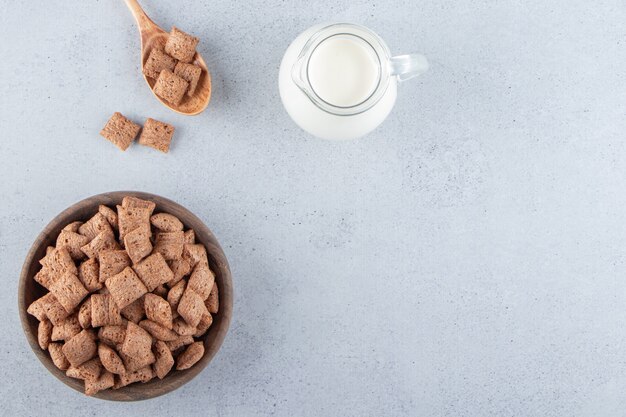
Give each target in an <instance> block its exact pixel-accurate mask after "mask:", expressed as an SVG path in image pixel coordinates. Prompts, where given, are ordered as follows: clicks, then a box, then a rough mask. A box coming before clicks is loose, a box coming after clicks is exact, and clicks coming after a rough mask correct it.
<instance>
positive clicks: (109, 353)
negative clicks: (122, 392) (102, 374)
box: [98, 343, 126, 375]
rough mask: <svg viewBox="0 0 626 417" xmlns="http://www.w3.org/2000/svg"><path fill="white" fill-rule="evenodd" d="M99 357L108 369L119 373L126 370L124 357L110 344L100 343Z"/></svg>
mask: <svg viewBox="0 0 626 417" xmlns="http://www.w3.org/2000/svg"><path fill="white" fill-rule="evenodd" d="M98 357H99V358H100V362H102V366H104V369H106V370H107V371H109V372H111V373H114V374H118V375H121V374H123V373H125V372H126V368H124V362H122V358H120V357H119V355H118V354H117V352H115V350H113V349H112V348H111V347H110V346H108V345H105V344H104V343H100V344H99V345H98Z"/></svg>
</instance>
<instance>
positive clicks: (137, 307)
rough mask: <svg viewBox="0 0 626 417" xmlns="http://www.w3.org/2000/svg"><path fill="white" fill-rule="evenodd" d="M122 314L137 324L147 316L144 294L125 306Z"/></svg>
mask: <svg viewBox="0 0 626 417" xmlns="http://www.w3.org/2000/svg"><path fill="white" fill-rule="evenodd" d="M122 316H124V317H125V318H126V319H127V320H129V321H132V322H133V323H135V324H137V323H139V322H140V321H141V319H143V318H144V316H145V311H144V308H143V296H141V297H139V298H138V299H136V300H135V301H133V302H132V303H130V304H129V305H127V306H126V307H124V308H123V309H122Z"/></svg>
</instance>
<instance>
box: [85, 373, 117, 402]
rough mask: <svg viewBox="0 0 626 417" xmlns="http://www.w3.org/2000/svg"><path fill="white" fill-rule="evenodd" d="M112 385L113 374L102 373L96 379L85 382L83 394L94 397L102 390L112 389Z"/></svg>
mask: <svg viewBox="0 0 626 417" xmlns="http://www.w3.org/2000/svg"><path fill="white" fill-rule="evenodd" d="M114 384H115V379H114V378H113V374H112V373H111V372H109V371H104V372H102V374H101V375H100V377H98V379H95V380H87V379H86V380H85V394H87V395H89V396H91V395H95V394H97V393H98V392H100V391H102V390H105V389H109V388H111V387H113V385H114Z"/></svg>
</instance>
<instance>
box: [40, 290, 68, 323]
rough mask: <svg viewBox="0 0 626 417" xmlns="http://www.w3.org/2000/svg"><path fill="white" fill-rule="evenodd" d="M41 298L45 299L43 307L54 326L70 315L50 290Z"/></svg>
mask: <svg viewBox="0 0 626 417" xmlns="http://www.w3.org/2000/svg"><path fill="white" fill-rule="evenodd" d="M41 299H45V300H44V304H43V307H44V312H45V314H46V317H47V318H48V320H50V321H51V322H52V324H54V325H55V326H56V325H59V324H61V323H62V322H63V320H65V318H66V317H67V316H69V315H70V313H68V312H67V311H66V310H65V308H63V306H62V305H61V303H59V300H57V298H56V297H55V296H54V294H52V293H51V292H49V293H48V294H46V295H44V296H43V297H41Z"/></svg>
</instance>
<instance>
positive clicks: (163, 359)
mask: <svg viewBox="0 0 626 417" xmlns="http://www.w3.org/2000/svg"><path fill="white" fill-rule="evenodd" d="M154 347H155V349H154V351H155V356H156V362H155V363H154V373H155V374H156V376H157V377H158V378H159V379H163V378H164V377H165V375H167V374H168V373H169V371H170V370H171V369H172V366H174V358H173V357H172V352H171V351H170V350H169V348H168V347H167V345H166V344H165V343H164V342H162V341H160V340H157V342H156V344H155V346H154Z"/></svg>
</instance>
